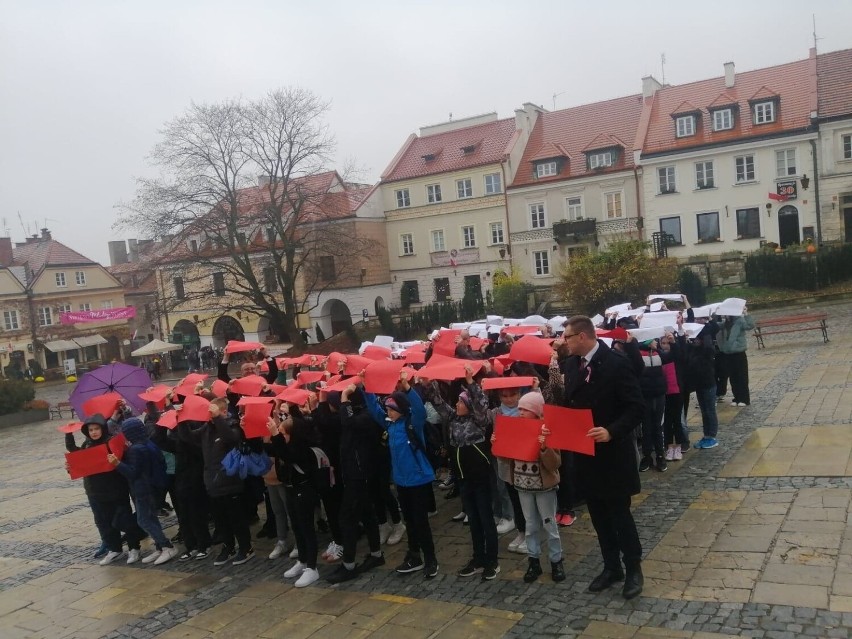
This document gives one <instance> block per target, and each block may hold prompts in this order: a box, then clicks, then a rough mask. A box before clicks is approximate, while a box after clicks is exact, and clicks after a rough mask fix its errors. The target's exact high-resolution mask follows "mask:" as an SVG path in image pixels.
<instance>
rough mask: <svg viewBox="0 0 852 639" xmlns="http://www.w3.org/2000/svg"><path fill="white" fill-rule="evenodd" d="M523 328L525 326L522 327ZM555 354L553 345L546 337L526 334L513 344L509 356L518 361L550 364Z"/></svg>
mask: <svg viewBox="0 0 852 639" xmlns="http://www.w3.org/2000/svg"><path fill="white" fill-rule="evenodd" d="M520 328H523V327H520ZM552 354H553V347H552V346H551V345H550V342H549V341H548V340H546V339H540V338H538V337H534V336H533V335H524V336H523V337H522V338H521V339H519V340H518V341H517V342H515V343H514V344H512V348H511V350H510V351H509V357H511V358H512V359H513V360H515V361H516V362H531V363H533V364H542V365H544V366H548V365H549V364H550V358H551V356H552Z"/></svg>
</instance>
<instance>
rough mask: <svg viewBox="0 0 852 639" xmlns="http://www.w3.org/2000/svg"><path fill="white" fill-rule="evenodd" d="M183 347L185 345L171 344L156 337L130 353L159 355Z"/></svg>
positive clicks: (138, 355) (136, 355) (134, 355)
mask: <svg viewBox="0 0 852 639" xmlns="http://www.w3.org/2000/svg"><path fill="white" fill-rule="evenodd" d="M181 349H183V346H182V345H180V344H169V343H168V342H164V341H163V340H160V339H155V340H152V341H150V342H148V343H147V344H145V346H142V347H141V348H137V349H136V350H135V351H133V352H132V353H130V355H131V357H144V356H145V355H157V354H159V353H165V352H166V351H179V350H181Z"/></svg>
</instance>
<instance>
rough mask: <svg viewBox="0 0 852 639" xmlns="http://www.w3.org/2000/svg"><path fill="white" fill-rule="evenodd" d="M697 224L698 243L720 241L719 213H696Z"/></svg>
mask: <svg viewBox="0 0 852 639" xmlns="http://www.w3.org/2000/svg"><path fill="white" fill-rule="evenodd" d="M695 219H696V221H697V222H698V241H699V242H718V241H719V240H720V239H721V235H720V233H719V212H718V211H714V212H712V213H698V214H697V215H696V216H695Z"/></svg>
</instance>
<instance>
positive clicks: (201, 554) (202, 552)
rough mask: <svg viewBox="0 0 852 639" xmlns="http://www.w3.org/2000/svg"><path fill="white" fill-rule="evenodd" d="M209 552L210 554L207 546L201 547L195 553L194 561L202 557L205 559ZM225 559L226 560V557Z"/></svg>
mask: <svg viewBox="0 0 852 639" xmlns="http://www.w3.org/2000/svg"><path fill="white" fill-rule="evenodd" d="M209 554H210V549H209V548H202V549H201V550H199V551H198V553H196V555H195V559H196V561H201V560H202V559H207V556H208V555H209ZM225 561H227V559H226V560H225Z"/></svg>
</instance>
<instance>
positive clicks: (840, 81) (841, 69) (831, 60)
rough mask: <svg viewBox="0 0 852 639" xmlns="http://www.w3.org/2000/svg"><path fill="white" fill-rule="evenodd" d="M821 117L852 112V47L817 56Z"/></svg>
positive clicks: (831, 116)
mask: <svg viewBox="0 0 852 639" xmlns="http://www.w3.org/2000/svg"><path fill="white" fill-rule="evenodd" d="M817 84H818V87H819V117H821V118H833V117H838V116H844V115H846V116H848V115H850V114H852V49H844V50H843V51H832V52H831V53H822V54H820V55H818V56H817Z"/></svg>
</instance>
